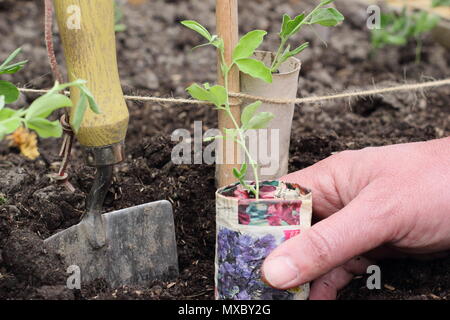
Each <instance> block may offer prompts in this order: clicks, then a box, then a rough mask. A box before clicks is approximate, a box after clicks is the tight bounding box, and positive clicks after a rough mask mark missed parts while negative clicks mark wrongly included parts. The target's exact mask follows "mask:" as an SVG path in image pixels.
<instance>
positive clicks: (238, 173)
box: [233, 168, 242, 180]
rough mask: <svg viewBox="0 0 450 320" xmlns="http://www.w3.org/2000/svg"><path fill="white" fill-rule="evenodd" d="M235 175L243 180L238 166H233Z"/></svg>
mask: <svg viewBox="0 0 450 320" xmlns="http://www.w3.org/2000/svg"><path fill="white" fill-rule="evenodd" d="M233 175H234V177H235V178H236V179H238V180H241V178H242V177H241V173H240V172H239V170H238V169H236V168H233Z"/></svg>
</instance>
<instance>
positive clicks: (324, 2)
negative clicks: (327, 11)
mask: <svg viewBox="0 0 450 320" xmlns="http://www.w3.org/2000/svg"><path fill="white" fill-rule="evenodd" d="M332 2H334V0H324V1H322V2H321V3H320V6H322V7H323V6H326V5H329V4H330V3H332Z"/></svg>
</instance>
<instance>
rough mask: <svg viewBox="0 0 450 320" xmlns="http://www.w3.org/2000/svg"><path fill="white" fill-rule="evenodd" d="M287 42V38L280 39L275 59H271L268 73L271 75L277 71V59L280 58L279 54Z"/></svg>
mask: <svg viewBox="0 0 450 320" xmlns="http://www.w3.org/2000/svg"><path fill="white" fill-rule="evenodd" d="M287 40H288V39H287V38H284V37H282V38H281V44H280V47H279V48H278V51H277V53H276V55H275V58H274V59H273V63H272V66H271V67H270V71H272V73H274V72H276V71H277V70H276V68H278V59H279V58H280V54H281V53H282V52H283V50H284V46H285V44H286V42H287Z"/></svg>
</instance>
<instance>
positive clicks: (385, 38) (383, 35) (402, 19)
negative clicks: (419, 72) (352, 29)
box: [371, 7, 440, 63]
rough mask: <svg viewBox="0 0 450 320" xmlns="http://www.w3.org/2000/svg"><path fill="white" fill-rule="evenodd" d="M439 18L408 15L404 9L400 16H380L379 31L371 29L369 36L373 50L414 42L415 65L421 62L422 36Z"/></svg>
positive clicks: (418, 13)
mask: <svg viewBox="0 0 450 320" xmlns="http://www.w3.org/2000/svg"><path fill="white" fill-rule="evenodd" d="M439 20H440V19H439V17H438V16H436V15H433V14H429V13H427V12H425V11H418V12H412V13H408V11H407V9H406V7H405V8H403V10H402V12H401V13H400V14H396V13H389V14H383V15H382V16H381V29H373V30H372V35H371V38H372V39H371V41H372V47H373V48H374V50H378V49H381V48H384V47H385V46H387V45H397V46H404V45H406V44H407V43H408V41H409V40H411V39H414V40H415V41H416V63H419V62H420V60H421V54H422V36H423V34H424V33H426V32H428V31H431V30H432V29H434V28H435V27H436V26H437V24H438V23H439Z"/></svg>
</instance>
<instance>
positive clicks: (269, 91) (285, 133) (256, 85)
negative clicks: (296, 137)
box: [241, 51, 301, 181]
mask: <svg viewBox="0 0 450 320" xmlns="http://www.w3.org/2000/svg"><path fill="white" fill-rule="evenodd" d="M255 58H256V59H258V60H260V61H263V62H264V63H265V64H266V65H271V64H272V61H273V59H274V54H273V53H271V52H265V51H258V52H256V54H255ZM300 68H301V62H300V60H298V59H296V58H290V59H288V60H287V61H286V62H285V63H283V64H282V65H281V67H280V72H279V73H275V74H273V82H272V83H266V82H264V81H262V80H260V79H255V78H252V77H251V76H249V75H246V74H244V73H241V92H242V93H246V94H250V95H253V96H258V97H264V98H273V99H283V100H286V99H295V98H296V97H297V89H298V78H299V74H300ZM251 102H252V101H244V103H245V105H247V104H249V103H251ZM294 108H295V105H294V104H288V105H286V104H271V103H263V104H262V106H261V108H260V109H259V112H271V113H273V114H274V115H275V118H274V119H273V120H272V121H271V122H270V124H269V126H268V129H269V130H264V129H262V130H256V131H257V132H256V133H257V134H258V138H257V141H258V142H257V144H256V146H258V148H257V149H258V151H256V147H255V142H254V141H255V140H250V139H249V140H248V142H247V143H248V145H249V147H250V148H252V147H255V149H254V150H255V151H252V154H255V152H258V153H257V154H258V156H257V157H256V156H253V158H254V159H255V160H256V161H257V162H258V164H259V165H260V177H261V180H276V179H279V178H280V177H282V176H284V175H286V174H287V173H288V162H289V145H290V141H291V128H292V119H293V117H294ZM274 129H276V130H278V133H279V138H278V139H275V140H274V141H275V142H276V144H277V145H274V144H273V143H272V142H271V140H272V139H271V136H272V135H273V134H275V131H274ZM263 131H265V134H263ZM274 137H275V136H274ZM262 148H263V149H262ZM261 152H263V153H264V154H267V155H268V159H276V161H275V163H274V161H272V164H268V163H267V161H265V160H264V159H263V158H262V157H261ZM277 153H278V154H277ZM264 162H266V163H264ZM276 162H278V163H276ZM254 178H255V177H254V175H253V171H252V170H249V171H248V174H247V176H246V179H247V180H251V181H253V180H255V179H254Z"/></svg>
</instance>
